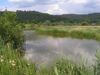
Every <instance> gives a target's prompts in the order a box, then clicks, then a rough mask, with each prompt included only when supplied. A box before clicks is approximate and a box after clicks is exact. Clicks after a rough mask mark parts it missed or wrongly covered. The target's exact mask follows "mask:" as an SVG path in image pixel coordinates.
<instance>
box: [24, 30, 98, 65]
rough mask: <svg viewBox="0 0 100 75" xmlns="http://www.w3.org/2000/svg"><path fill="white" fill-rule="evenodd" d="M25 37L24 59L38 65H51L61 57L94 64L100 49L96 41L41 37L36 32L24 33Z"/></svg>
mask: <svg viewBox="0 0 100 75" xmlns="http://www.w3.org/2000/svg"><path fill="white" fill-rule="evenodd" d="M24 35H25V43H24V48H25V56H24V58H25V59H27V60H29V61H32V62H34V63H36V64H50V63H51V62H53V61H54V60H56V59H59V58H61V57H63V58H68V59H69V58H70V59H73V60H75V61H77V60H82V58H83V59H85V60H86V61H87V62H88V63H91V64H92V63H94V61H95V53H96V50H99V49H100V42H98V41H95V40H86V39H72V38H66V37H65V38H58V37H57V38H55V37H52V36H41V35H38V34H36V33H35V32H34V31H24Z"/></svg>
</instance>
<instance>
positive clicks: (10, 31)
mask: <svg viewBox="0 0 100 75" xmlns="http://www.w3.org/2000/svg"><path fill="white" fill-rule="evenodd" d="M0 36H1V38H2V39H3V40H4V43H5V44H7V43H11V44H12V46H13V47H14V48H18V47H21V44H22V41H23V39H22V33H21V28H20V26H18V25H17V23H16V14H15V13H11V12H7V11H5V13H4V14H3V15H2V16H1V17H0Z"/></svg>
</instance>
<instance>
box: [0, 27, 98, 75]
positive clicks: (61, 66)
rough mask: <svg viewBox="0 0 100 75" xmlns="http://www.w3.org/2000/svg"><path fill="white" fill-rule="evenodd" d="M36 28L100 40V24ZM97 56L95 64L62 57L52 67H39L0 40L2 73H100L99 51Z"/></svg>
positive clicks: (0, 72) (7, 74) (56, 34)
mask: <svg viewBox="0 0 100 75" xmlns="http://www.w3.org/2000/svg"><path fill="white" fill-rule="evenodd" d="M35 30H36V32H37V33H39V34H41V35H52V36H55V37H72V38H80V39H84V38H85V39H94V40H99V41H100V26H58V27H57V26H45V27H44V26H40V27H36V28H35ZM96 57H97V63H96V64H95V65H93V66H86V64H85V62H82V63H78V64H77V63H74V62H73V61H70V60H64V59H60V60H58V61H56V62H55V64H54V65H52V66H51V67H48V68H47V67H46V68H43V67H41V68H38V67H37V66H36V65H35V64H33V63H31V62H28V61H26V60H24V59H23V56H22V55H21V54H20V53H19V51H18V50H17V49H13V48H12V47H10V46H5V45H3V42H0V75H99V74H100V54H99V52H97V54H96Z"/></svg>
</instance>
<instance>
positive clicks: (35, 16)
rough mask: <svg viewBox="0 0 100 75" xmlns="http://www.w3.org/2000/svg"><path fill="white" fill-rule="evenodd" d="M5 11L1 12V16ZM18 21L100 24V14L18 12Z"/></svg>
mask: <svg viewBox="0 0 100 75" xmlns="http://www.w3.org/2000/svg"><path fill="white" fill-rule="evenodd" d="M2 13H4V11H0V15H1V14H2ZM14 13H16V16H17V21H18V22H21V23H44V22H46V21H49V22H50V23H62V22H63V23H65V24H69V23H70V24H77V23H83V22H86V23H89V24H91V23H96V24H100V13H90V14H62V15H51V14H48V13H41V12H38V11H21V10H17V11H16V12H14Z"/></svg>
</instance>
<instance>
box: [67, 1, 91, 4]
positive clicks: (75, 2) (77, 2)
mask: <svg viewBox="0 0 100 75" xmlns="http://www.w3.org/2000/svg"><path fill="white" fill-rule="evenodd" d="M88 1H89V0H69V1H68V2H69V3H73V4H85V3H87V2H88Z"/></svg>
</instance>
